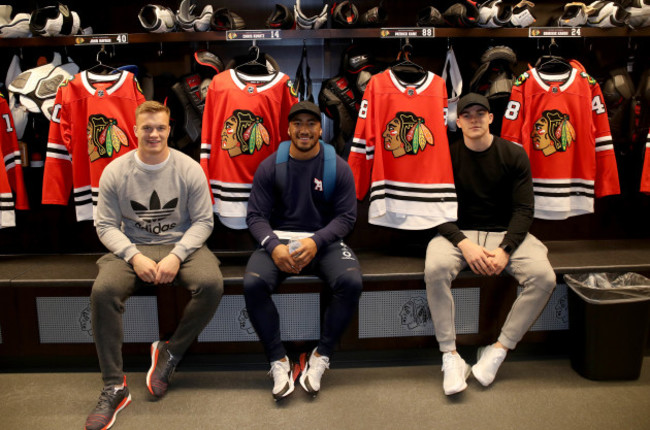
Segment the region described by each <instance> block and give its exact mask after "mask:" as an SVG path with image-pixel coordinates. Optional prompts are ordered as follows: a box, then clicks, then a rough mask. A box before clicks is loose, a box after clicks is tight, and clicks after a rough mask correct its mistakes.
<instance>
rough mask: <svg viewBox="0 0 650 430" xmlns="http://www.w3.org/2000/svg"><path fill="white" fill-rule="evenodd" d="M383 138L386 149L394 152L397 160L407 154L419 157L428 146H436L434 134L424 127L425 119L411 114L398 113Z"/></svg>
mask: <svg viewBox="0 0 650 430" xmlns="http://www.w3.org/2000/svg"><path fill="white" fill-rule="evenodd" d="M382 137H383V138H384V148H385V149H386V150H387V151H392V152H393V157H395V158H398V157H401V156H402V155H406V154H410V155H417V153H418V152H420V151H424V149H425V148H426V146H427V145H432V146H433V145H434V139H433V134H432V133H431V130H429V128H428V127H427V126H426V125H424V118H422V117H418V116H416V115H415V114H413V113H411V112H397V114H396V115H395V117H394V118H393V119H391V120H390V121H389V122H388V124H386V129H385V130H384V133H383V134H382Z"/></svg>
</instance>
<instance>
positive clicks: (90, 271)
mask: <svg viewBox="0 0 650 430" xmlns="http://www.w3.org/2000/svg"><path fill="white" fill-rule="evenodd" d="M546 245H547V247H548V249H549V260H550V261H551V264H552V266H553V268H554V269H555V272H556V274H557V276H558V283H562V282H563V281H562V275H563V274H567V273H581V272H628V271H634V272H641V273H647V272H650V241H648V240H640V239H639V240H580V241H548V242H546ZM101 255H102V254H100V253H97V254H67V255H10V256H4V257H2V258H1V259H0V298H1V299H0V328H1V329H2V332H1V333H2V338H1V340H2V343H0V362H5V363H13V364H16V363H20V362H21V360H24V359H28V358H30V357H31V358H34V357H45V356H49V357H52V356H60V357H61V358H63V357H72V356H74V357H76V358H79V357H89V358H93V359H94V356H95V351H94V346H93V345H92V339H91V338H90V340H89V341H86V342H85V343H69V342H68V343H63V344H62V343H57V342H56V341H55V342H52V341H46V342H45V343H44V342H43V334H42V328H41V327H39V322H38V318H39V317H38V312H39V309H38V308H39V306H40V305H41V303H40V301H42V300H43V299H42V298H52V297H54V298H62V299H61V300H63V301H64V302H65V300H66V298H68V297H70V298H71V299H70V300H73V298H74V300H78V299H79V298H82V297H83V298H87V297H88V296H89V294H90V290H91V287H92V284H93V281H94V279H95V276H96V274H97V266H96V264H95V262H96V260H97V259H98V258H99V257H100V256H101ZM217 256H218V257H219V258H220V260H221V263H222V265H221V270H222V274H223V277H224V284H225V295H224V297H228V298H229V299H231V300H240V301H243V299H242V298H241V295H242V293H243V289H242V280H243V275H244V270H245V266H246V262H247V255H246V253H242V252H234V253H217ZM357 256H358V258H359V261H360V264H361V267H362V271H363V279H364V294H366V296H367V297H370V296H372V294H378V293H393V292H400V291H407V292H409V293H408V294H411V292H412V294H416V295H419V296H420V297H422V296H424V281H423V276H424V256H423V255H418V256H412V255H411V256H399V255H389V254H387V253H385V252H378V251H361V252H358V253H357ZM318 282H320V281H319V279H318V278H316V277H314V276H294V277H291V278H289V279H288V280H287V282H286V286H285V287H283V288H282V291H280V292H281V293H283V294H300V295H305V294H307V295H309V294H312V295H313V294H317V295H324V297H325V298H326V297H327V291H326V289H323V291H321V289H320V288H318V289H317V290H315V289H314V283H318ZM504 286H507V288H504ZM453 287H454V289H453V291H454V292H462V289H463V288H474V289H475V290H479V289H480V291H481V292H482V294H481V297H480V306H478V305H476V307H477V308H478V309H479V312H478V313H479V315H478V325H477V328H476V329H475V331H476V332H475V333H468V334H459V336H458V339H459V344H460V345H478V344H482V343H485V342H487V341H490V339H492V340H493V338H494V337H495V336H496V335H497V334H498V329H499V327H500V325H501V324H502V322H503V320H504V318H505V316H506V315H507V311H508V310H509V307H510V303H512V301H513V300H514V299H515V298H516V294H517V293H516V282H514V280H513V279H511V278H510V277H509V276H499V277H491V278H486V277H480V276H477V275H474V274H473V273H472V272H470V271H467V270H466V271H463V272H461V274H460V275H459V277H458V278H457V279H456V281H454V284H453ZM408 294H407V296H405V297H407V298H408V297H410V296H409V295H408ZM138 295H140V296H145V297H150V298H154V297H155V299H154V307H157V308H158V312H157V313H158V315H157V323H158V327H157V328H158V330H159V332H160V334H161V335H163V336H164V335H169V334H171V333H172V332H173V330H174V328H175V327H176V324H177V322H178V319H179V318H180V316H181V315H182V308H183V306H184V303H185V301H186V300H187V298H188V297H189V296H188V294H187V293H186V292H185V291H183V290H182V289H173V288H171V289H170V288H154V287H149V288H145V289H143V290H142V291H139V292H138ZM297 297H302V296H297ZM325 300H327V299H325ZM362 300H363V296H362ZM416 300H417V299H416ZM321 301H322V300H321ZM223 304H224V301H222V306H223ZM220 308H221V306H220ZM144 312H145V313H146V312H147V311H144ZM153 313H154V314H155V313H156V312H153ZM360 314H361V312H360ZM361 317H362V316H361ZM74 318H77V317H76V316H75V317H74ZM359 318H360V317H359V316H358V317H357V319H356V320H355V321H353V322H352V323H351V326H350V327H351V328H350V329H349V330H348V331H347V332H346V334H345V335H344V337H343V338H342V340H341V344H340V347H341V349H342V350H348V351H350V350H359V349H391V348H422V347H427V348H428V347H431V348H433V347H435V339H434V338H433V336H431V335H426V334H422V333H425V332H422V333H420V334H418V332H417V330H416V331H415V332H414V333H413V335H412V336H405V337H400V336H399V335H398V336H396V337H391V335H389V336H388V337H381V335H379V336H376V335H373V336H370V337H367V338H364V337H363V336H360V332H359V330H360V329H359V325H360V320H359ZM473 318H476V315H474V316H473ZM362 324H363V321H362V322H361V325H362ZM355 325H356V326H355ZM153 330H154V331H155V330H156V327H154V328H153ZM155 334H157V333H154V335H155ZM558 336H559V338H560V339H562V338H563V334H562V333H559V334H558V333H542V334H540V333H529V334H527V335H526V338H524V340H526V339H528V340H530V341H531V342H550V343H553V342H556V341H557V339H558ZM540 339H541V340H540ZM146 348H147V343H146V342H138V341H136V342H135V343H125V345H124V353H125V356H126V355H129V354H132V355H142V354H144V355H146ZM191 351H194V352H198V353H214V352H220V353H221V352H227V353H249V352H261V347H260V346H259V342H253V341H251V342H241V341H235V342H228V341H227V342H217V343H215V342H211V341H206V342H203V343H201V342H199V343H197V344H196V345H195V346H193V347H192V349H191Z"/></svg>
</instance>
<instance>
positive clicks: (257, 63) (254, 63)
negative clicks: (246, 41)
mask: <svg viewBox="0 0 650 430" xmlns="http://www.w3.org/2000/svg"><path fill="white" fill-rule="evenodd" d="M244 59H248V61H246V62H245V63H242V64H239V65H238V66H236V67H235V71H237V72H242V73H245V74H247V75H258V76H259V75H271V74H274V73H276V72H277V71H276V70H275V68H274V67H273V66H272V65H271V64H270V63H269V62H268V61H266V56H265V55H264V53H263V52H260V48H259V47H258V46H257V44H256V43H255V41H253V45H252V46H251V47H250V48H248V57H244V58H243V59H239V60H240V61H243V60H244Z"/></svg>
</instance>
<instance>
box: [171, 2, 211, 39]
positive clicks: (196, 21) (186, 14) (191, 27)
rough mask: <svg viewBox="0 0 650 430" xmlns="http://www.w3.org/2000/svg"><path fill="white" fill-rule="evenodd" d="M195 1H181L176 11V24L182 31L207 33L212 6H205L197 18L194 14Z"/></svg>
mask: <svg viewBox="0 0 650 430" xmlns="http://www.w3.org/2000/svg"><path fill="white" fill-rule="evenodd" d="M196 7H197V4H196V0H183V1H182V2H181V4H180V6H179V7H178V11H176V22H178V26H179V27H180V28H181V29H182V30H183V31H190V32H192V31H208V30H209V29H210V20H211V19H212V12H213V9H212V5H207V6H205V7H204V8H203V11H202V12H201V14H200V15H199V16H197V15H195V14H194V10H195V9H196Z"/></svg>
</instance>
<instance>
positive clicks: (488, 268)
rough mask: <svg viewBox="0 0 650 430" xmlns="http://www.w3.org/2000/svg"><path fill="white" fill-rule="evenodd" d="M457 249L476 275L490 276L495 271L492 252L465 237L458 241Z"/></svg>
mask: <svg viewBox="0 0 650 430" xmlns="http://www.w3.org/2000/svg"><path fill="white" fill-rule="evenodd" d="M458 249H460V250H461V252H462V253H463V257H464V258H465V261H467V264H468V265H469V268H470V269H472V272H474V273H476V274H477V275H485V276H491V275H494V274H495V273H494V272H495V268H494V263H493V260H492V257H494V254H493V253H492V252H490V251H488V250H487V249H485V248H483V247H482V246H479V245H477V244H475V243H474V242H472V241H471V240H469V239H467V238H465V239H463V240H461V241H460V242H458Z"/></svg>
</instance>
